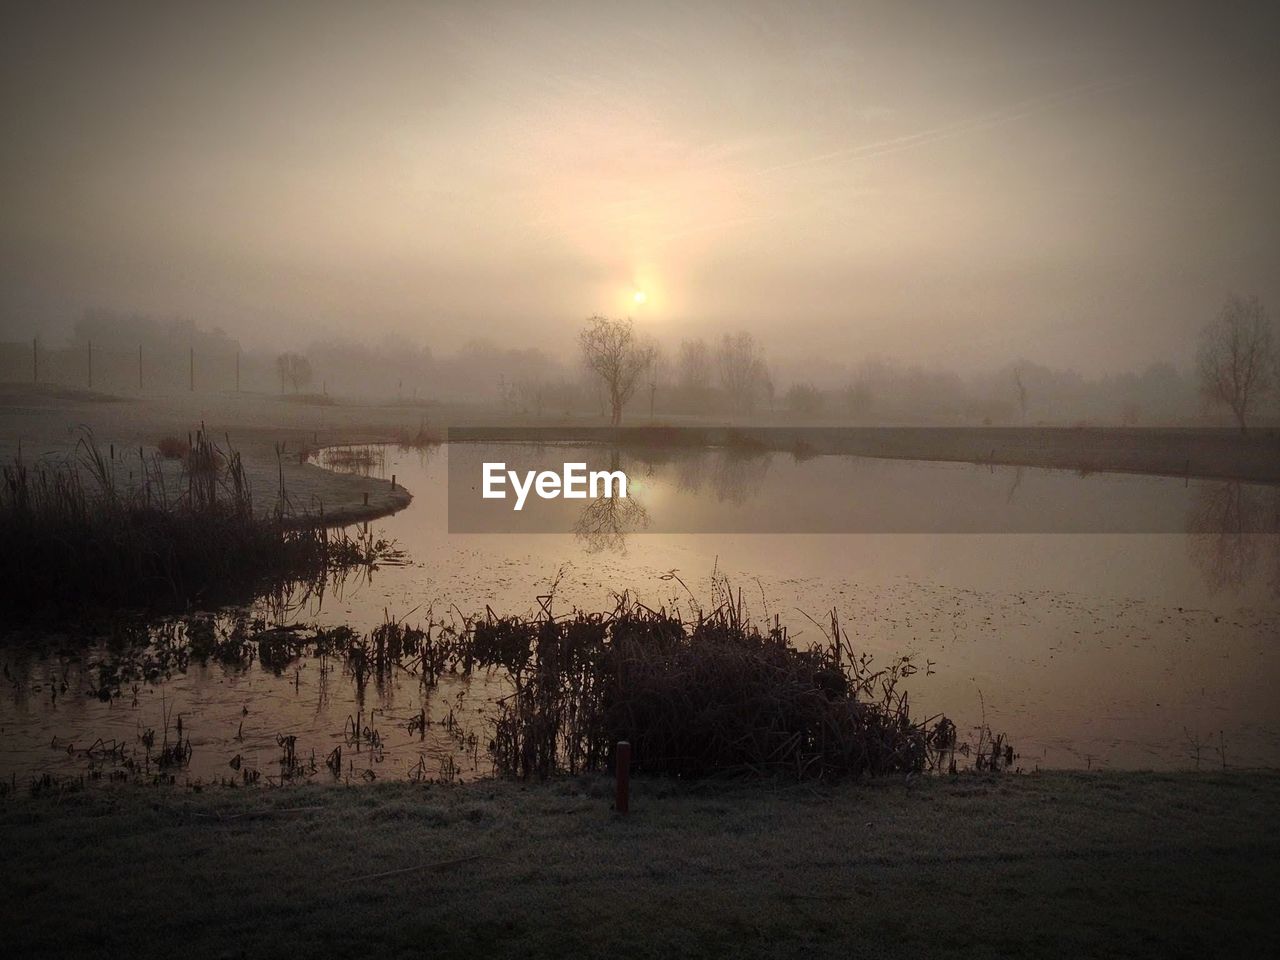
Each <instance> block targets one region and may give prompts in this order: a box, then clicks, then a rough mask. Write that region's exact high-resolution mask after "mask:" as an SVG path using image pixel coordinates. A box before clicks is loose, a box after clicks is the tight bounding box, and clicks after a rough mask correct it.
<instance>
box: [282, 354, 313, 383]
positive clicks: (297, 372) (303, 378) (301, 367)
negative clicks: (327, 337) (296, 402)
mask: <svg viewBox="0 0 1280 960" xmlns="http://www.w3.org/2000/svg"><path fill="white" fill-rule="evenodd" d="M276 372H278V373H279V374H280V392H281V393H283V392H284V388H285V384H288V385H289V386H291V387H293V392H294V393H297V392H298V391H299V390H301V389H302V388H303V387H305V386H308V385H309V384H310V383H311V361H310V360H308V359H307V358H306V357H304V356H303V355H302V354H300V353H282V354H280V355H279V356H278V357H276Z"/></svg>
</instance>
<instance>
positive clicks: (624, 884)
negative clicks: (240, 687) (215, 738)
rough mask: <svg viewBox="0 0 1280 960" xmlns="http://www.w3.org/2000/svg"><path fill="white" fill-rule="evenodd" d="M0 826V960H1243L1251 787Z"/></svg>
mask: <svg viewBox="0 0 1280 960" xmlns="http://www.w3.org/2000/svg"><path fill="white" fill-rule="evenodd" d="M610 792H611V784H610V783H609V781H608V780H607V779H605V778H600V777H580V778H574V779H565V780H556V781H551V782H549V783H545V784H540V785H534V786H528V785H523V784H517V783H511V782H480V783H475V784H470V785H465V786H458V787H444V786H440V785H427V786H413V785H409V784H379V785H375V786H366V787H333V786H330V787H319V786H305V787H294V788H288V789H283V790H262V789H252V790H245V789H238V790H230V789H219V790H205V791H203V792H201V793H191V792H183V791H181V790H174V789H168V788H166V789H154V788H142V787H133V786H112V787H110V788H102V789H94V790H90V791H86V792H81V793H74V794H68V795H56V794H49V795H46V796H42V797H36V798H29V797H10V798H8V799H6V800H4V801H2V802H0V830H3V833H4V836H5V838H6V869H5V871H4V873H3V877H4V879H3V881H0V882H2V883H3V887H4V894H3V896H0V922H2V923H3V924H4V929H5V932H6V936H5V939H6V945H7V948H8V950H9V951H10V953H11V955H15V956H37V955H59V956H134V957H151V956H155V957H165V958H171V957H173V956H177V955H183V956H231V957H240V956H243V957H266V956H278V955H280V952H281V950H282V949H283V950H284V951H285V952H286V953H287V954H289V955H293V956H329V957H344V956H386V957H401V956H421V955H423V954H424V953H429V954H432V955H438V956H464V957H470V956H474V957H484V958H493V957H500V956H524V957H535V958H536V957H560V956H599V957H618V956H626V957H670V956H689V957H704V956H706V957H779V956H816V957H828V956H829V957H842V958H844V957H850V956H865V957H919V956H936V957H998V956H1033V957H1072V958H1074V957H1080V956H1106V957H1165V956H1188V957H1192V956H1194V957H1214V956H1224V957H1225V956H1232V957H1235V956H1262V955H1266V954H1268V953H1269V949H1268V948H1269V946H1270V947H1273V946H1274V944H1275V942H1276V929H1275V919H1274V908H1273V895H1272V891H1273V890H1274V889H1275V885H1276V883H1277V882H1278V881H1280V866H1278V865H1280V859H1278V857H1277V854H1280V826H1278V825H1277V822H1276V819H1275V816H1274V813H1275V810H1276V808H1277V801H1280V776H1278V775H1277V774H1275V773H1231V774H1227V773H1222V774H1203V775H1202V774H1189V773H1188V774H1171V775H1154V774H1141V773H1133V774H1069V773H1060V774H1058V773H1055V774H1041V775H1035V776H999V777H995V776H991V775H961V776H959V777H955V778H951V777H944V778H932V777H925V778H919V777H913V778H908V779H905V780H904V779H903V778H901V777H894V778H885V779H878V780H872V781H862V782H859V783H856V784H845V785H840V786H832V787H820V788H814V787H810V786H807V785H799V784H792V785H789V786H788V785H782V784H777V783H771V784H759V783H757V784H749V785H744V784H731V783H720V782H707V781H703V782H700V783H697V784H692V785H690V784H682V783H679V782H675V781H671V780H669V779H664V780H644V779H641V780H637V781H635V782H634V783H633V797H632V804H631V813H630V814H629V815H628V816H627V817H625V818H623V817H619V816H617V815H616V814H614V813H613V812H612V811H611V809H610V800H609V797H610Z"/></svg>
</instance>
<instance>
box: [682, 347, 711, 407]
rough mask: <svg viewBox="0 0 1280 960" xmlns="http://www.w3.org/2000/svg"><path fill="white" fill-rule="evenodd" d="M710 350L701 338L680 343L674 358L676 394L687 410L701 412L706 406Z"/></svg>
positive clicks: (709, 376) (708, 395)
mask: <svg viewBox="0 0 1280 960" xmlns="http://www.w3.org/2000/svg"><path fill="white" fill-rule="evenodd" d="M712 376H713V373H712V368H711V349H710V348H709V347H708V346H707V342H706V341H705V340H702V339H701V338H699V339H697V340H684V341H682V342H681V343H680V354H679V356H678V357H677V358H676V377H675V379H676V384H675V385H676V392H677V393H678V394H679V396H680V400H681V402H682V403H684V404H685V405H686V406H687V407H688V408H689V409H691V410H694V411H697V412H701V411H704V410H705V409H706V408H707V406H708V400H710V391H711V378H712Z"/></svg>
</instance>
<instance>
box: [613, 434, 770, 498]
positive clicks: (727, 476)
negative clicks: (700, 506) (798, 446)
mask: <svg viewBox="0 0 1280 960" xmlns="http://www.w3.org/2000/svg"><path fill="white" fill-rule="evenodd" d="M636 459H637V460H639V461H641V462H643V463H645V464H646V465H647V466H648V467H649V468H650V474H651V475H652V473H653V472H654V468H655V467H657V468H665V470H666V471H669V476H670V477H671V481H672V483H673V484H674V486H675V488H676V489H677V490H680V491H682V492H685V493H692V494H695V495H696V494H699V493H701V492H702V491H703V490H704V489H708V488H709V490H710V493H711V495H712V496H714V497H715V498H716V500H717V501H719V502H721V503H723V502H726V501H727V502H729V503H733V504H742V503H745V502H746V501H747V500H749V499H750V498H751V497H752V496H753V495H754V494H755V493H756V491H757V490H759V488H760V485H761V484H762V483H763V482H764V479H765V476H766V475H767V474H768V473H769V464H770V463H771V462H772V461H773V454H772V453H770V452H767V451H757V450H735V449H731V448H730V449H721V450H714V451H708V450H705V449H699V450H694V449H689V450H681V449H669V450H664V451H662V453H661V455H659V454H657V453H655V452H654V451H651V450H645V451H643V452H637V453H636ZM628 475H630V474H628Z"/></svg>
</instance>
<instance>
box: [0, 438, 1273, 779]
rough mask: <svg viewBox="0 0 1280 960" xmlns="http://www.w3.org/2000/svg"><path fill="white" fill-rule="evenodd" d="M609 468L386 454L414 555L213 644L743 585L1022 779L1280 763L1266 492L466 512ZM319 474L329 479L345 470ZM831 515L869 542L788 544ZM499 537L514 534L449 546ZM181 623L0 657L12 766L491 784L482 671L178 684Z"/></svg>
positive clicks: (759, 467)
mask: <svg viewBox="0 0 1280 960" xmlns="http://www.w3.org/2000/svg"><path fill="white" fill-rule="evenodd" d="M451 455H452V456H453V457H454V460H455V463H454V469H453V471H450V469H449V459H450V456H451ZM598 456H599V451H598V450H588V449H580V448H575V447H557V448H556V449H554V450H550V451H548V450H547V449H546V448H545V447H538V448H533V447H522V446H521V445H518V444H517V445H513V444H494V445H481V444H475V445H463V446H455V447H453V448H452V449H451V448H450V447H448V446H445V447H440V448H435V449H432V450H430V451H427V452H425V453H424V452H418V451H411V450H400V449H398V448H396V447H386V448H381V449H380V452H379V456H378V457H377V458H375V460H374V462H373V463H372V465H370V464H369V463H368V462H366V463H365V464H364V467H363V469H371V470H372V472H374V473H377V474H382V475H386V476H390V475H392V474H394V475H395V477H396V479H397V482H398V483H402V484H404V485H405V486H406V487H407V488H408V489H409V490H410V491H411V492H412V493H413V494H414V500H413V503H412V504H411V505H410V506H409V507H408V508H407V509H405V510H403V511H402V512H400V513H399V514H397V515H395V516H391V517H387V518H384V519H382V520H380V521H376V522H374V523H373V524H372V525H371V526H372V530H373V532H375V533H377V534H378V535H382V536H386V537H389V538H392V539H394V540H395V541H396V543H397V545H398V547H399V549H400V550H401V551H403V555H404V557H403V563H401V564H390V565H385V566H381V567H380V568H379V569H377V570H376V571H374V572H372V574H371V575H369V576H368V577H349V578H347V579H346V580H344V581H341V582H335V583H332V584H330V585H329V587H328V588H327V589H326V590H325V591H324V592H323V594H311V595H296V596H291V597H288V598H284V600H283V602H281V600H280V599H279V598H277V599H276V600H273V601H270V602H268V601H266V600H264V601H261V602H259V603H258V604H256V605H255V606H254V607H253V608H251V609H249V610H247V611H238V612H236V611H222V612H220V613H219V614H218V615H217V616H216V617H214V618H212V620H211V621H209V622H207V623H206V625H205V627H204V628H206V629H215V630H220V631H232V630H235V629H236V628H237V627H236V624H237V617H239V618H240V619H241V620H242V621H245V622H246V623H248V621H251V620H252V619H253V618H260V619H262V620H264V621H266V622H267V623H268V624H307V623H318V624H326V625H338V624H350V625H351V626H353V627H355V628H357V629H360V630H369V629H371V628H373V627H374V626H376V625H377V624H379V623H381V622H383V621H384V620H385V619H387V618H396V619H403V620H406V621H408V622H410V623H414V622H419V621H421V622H425V621H427V620H429V619H436V620H439V619H441V618H444V617H449V616H461V615H468V614H475V613H483V612H484V611H485V609H486V607H488V608H491V609H492V610H494V611H495V612H497V613H504V614H505V613H524V614H530V615H532V614H535V613H536V612H537V611H538V610H539V602H538V599H537V598H538V597H539V596H540V595H546V594H548V593H551V592H553V593H554V600H553V601H552V604H553V610H554V612H555V613H557V614H560V613H565V612H568V611H569V610H570V609H572V608H573V607H575V606H577V607H582V608H588V609H593V610H596V609H613V607H614V606H615V605H616V602H617V600H616V595H617V594H619V593H621V592H623V591H628V592H629V593H630V594H631V595H632V596H633V597H636V598H637V599H639V600H640V601H642V602H644V603H645V604H647V605H649V606H651V607H657V606H660V605H666V606H668V607H676V608H679V609H680V610H682V611H685V612H690V611H693V610H695V609H698V608H702V609H706V608H709V607H712V606H714V605H716V603H718V602H720V601H721V600H723V598H724V597H725V596H726V595H727V593H726V592H727V591H732V594H733V596H734V598H735V602H741V604H742V605H743V606H744V607H745V608H746V609H747V610H748V612H749V613H750V614H751V615H752V616H754V617H756V618H759V619H763V618H766V617H767V618H769V619H772V618H773V617H774V616H777V617H779V618H780V619H781V620H782V621H783V622H784V623H785V624H788V625H789V626H790V628H791V635H792V637H793V641H794V642H795V643H797V644H800V645H803V644H806V643H809V642H816V641H819V640H821V639H822V636H823V635H822V632H821V627H819V625H818V624H821V623H823V622H824V621H827V620H829V614H830V611H831V610H832V609H834V610H836V611H837V613H838V615H839V617H840V618H841V620H842V621H843V623H844V624H845V626H846V628H847V630H848V633H849V635H850V636H851V637H852V638H853V639H854V641H855V643H856V645H857V646H858V647H859V648H860V649H861V650H863V651H866V652H869V653H871V654H873V655H874V656H875V657H876V659H877V661H878V662H888V661H889V660H890V659H892V658H894V657H897V656H900V655H911V656H912V657H913V659H914V662H915V664H916V665H917V667H918V672H917V673H916V674H915V675H914V676H912V677H911V678H910V680H909V681H908V683H909V689H910V692H911V697H912V703H913V708H914V710H915V711H916V713H917V714H918V715H922V716H924V715H932V714H936V713H944V714H946V715H947V716H949V717H951V718H952V719H953V720H955V721H956V723H957V724H958V725H959V727H960V728H961V731H962V732H963V731H964V730H965V729H966V728H971V727H974V726H976V725H978V724H981V723H985V724H987V725H988V726H990V728H992V729H993V730H994V731H996V732H1003V733H1006V734H1007V735H1008V736H1009V738H1010V739H1011V741H1012V743H1013V744H1014V746H1015V748H1016V749H1017V751H1018V752H1019V754H1020V760H1019V761H1018V763H1019V765H1020V766H1021V767H1022V768H1023V769H1035V768H1036V767H1079V768H1100V767H1108V768H1157V769H1168V768H1188V767H1195V766H1197V765H1199V766H1201V767H1204V768H1209V767H1215V766H1221V765H1222V764H1223V763H1224V762H1225V763H1226V764H1227V765H1228V766H1232V767H1240V766H1275V765H1276V764H1277V763H1280V705H1278V702H1277V698H1276V697H1275V696H1274V693H1273V685H1274V683H1275V681H1276V680H1277V679H1278V678H1280V653H1278V652H1277V650H1278V646H1277V643H1276V641H1277V639H1278V638H1280V599H1278V595H1280V536H1278V535H1276V534H1274V533H1273V534H1258V533H1256V532H1253V531H1255V530H1257V529H1259V525H1258V521H1257V518H1258V517H1263V518H1272V517H1274V515H1275V514H1274V511H1275V510H1276V505H1277V503H1278V502H1280V501H1277V499H1276V490H1275V488H1270V487H1262V486H1252V485H1248V484H1228V483H1218V482H1210V481H1196V480H1192V481H1189V482H1187V481H1184V480H1182V479H1171V478H1159V477H1147V476H1121V475H1103V474H1092V475H1087V476H1080V475H1078V474H1075V473H1071V472H1065V471H1047V470H1036V469H1030V468H1013V467H987V466H977V465H971V464H956V463H927V462H919V461H895V460H876V459H869V458H862V457H849V456H818V457H812V458H797V457H795V456H793V455H791V454H787V453H758V454H753V455H752V456H749V457H744V456H741V455H739V454H735V453H733V452H731V451H717V450H710V451H684V452H681V453H680V454H679V455H673V454H655V453H653V452H649V453H647V454H644V455H637V454H627V453H623V454H621V455H620V457H619V458H618V462H619V463H620V464H621V466H622V467H623V468H624V469H625V470H626V471H627V473H628V475H629V477H631V478H633V480H634V484H633V490H632V497H631V498H630V499H631V500H632V501H633V502H632V503H629V504H625V505H623V506H622V508H621V509H620V508H619V504H616V503H613V504H607V505H603V506H604V507H606V508H607V509H601V506H602V505H600V504H594V503H591V504H585V505H584V504H583V503H582V502H581V501H578V502H573V501H559V502H558V503H556V504H555V506H554V509H553V510H552V511H551V512H549V513H543V514H541V515H539V516H537V517H535V516H534V515H533V514H532V513H531V514H530V515H529V517H528V518H525V519H521V520H520V521H512V520H511V519H510V518H509V517H508V518H506V519H504V520H503V521H502V523H503V524H507V526H492V524H493V521H492V517H490V518H489V519H486V517H485V516H479V515H471V514H470V512H469V510H468V509H467V508H466V507H465V506H463V505H462V500H461V498H460V497H459V496H458V494H457V487H458V484H459V482H465V481H460V478H466V477H470V476H473V475H474V476H475V477H476V478H477V479H478V477H479V472H478V465H479V464H480V463H481V462H484V461H485V460H506V461H510V460H515V459H520V458H524V459H528V460H538V459H541V460H547V459H548V458H550V459H553V460H557V461H561V460H563V461H568V460H574V459H591V458H593V457H598ZM320 458H321V462H331V463H332V464H333V465H334V466H335V468H337V464H338V461H339V460H342V459H343V458H341V457H334V456H333V454H332V453H331V452H329V451H322V453H321V454H320ZM343 468H350V465H349V463H344V464H343ZM451 479H452V482H453V488H454V490H453V493H454V495H453V497H452V500H453V513H452V515H451V513H450V500H451V496H450V491H451V485H450V482H451ZM824 516H825V517H828V518H834V519H833V520H832V523H834V525H836V526H837V527H838V528H840V529H844V530H849V531H867V532H845V533H815V532H806V531H811V530H814V529H821V520H822V518H823V517H824ZM512 522H520V523H525V524H526V525H527V527H526V528H527V529H528V530H529V531H530V532H518V533H511V532H489V533H484V532H477V533H460V532H454V533H450V532H449V531H450V529H451V525H452V528H453V529H454V530H455V531H456V530H458V529H475V528H479V529H486V526H485V525H486V524H490V525H491V526H492V528H493V529H497V530H509V529H512V527H511V526H510V524H511V523H512ZM1270 529H1274V527H1272V528H1270ZM535 530H560V531H562V532H533V531H535ZM1058 530H1075V531H1081V530H1085V531H1096V532H1054V531H1058ZM746 531H773V532H746ZM904 531H905V532H904ZM943 531H945V532H943ZM1152 531H1164V532H1152ZM1173 531H1177V532H1173ZM187 629H189V628H188V627H187V626H186V625H185V624H184V623H181V622H179V623H176V624H171V625H169V626H168V627H167V630H168V633H167V634H164V639H163V642H162V643H160V645H159V646H161V647H163V650H164V651H166V654H165V656H163V657H155V656H151V657H150V659H149V660H147V658H146V657H143V658H142V659H141V660H136V662H135V661H130V659H129V658H130V657H131V656H133V655H132V654H130V653H128V652H126V651H124V650H123V649H122V647H121V644H120V643H118V642H117V643H116V644H115V645H114V646H113V645H111V644H108V643H105V642H104V643H102V644H98V645H95V646H93V647H91V648H90V649H88V650H83V649H80V648H79V647H78V646H76V645H73V644H67V643H58V642H57V641H56V639H55V641H53V642H52V643H51V644H48V645H46V647H45V648H43V649H42V650H41V651H40V652H30V651H27V652H23V651H21V650H17V649H12V648H11V649H7V650H6V651H5V653H4V659H5V677H6V693H5V695H4V697H3V698H2V699H0V728H2V729H0V744H2V748H0V749H2V752H0V774H2V775H3V776H4V778H6V779H13V780H17V779H20V778H25V777H28V776H31V775H36V774H42V773H46V772H47V773H53V774H78V773H83V772H85V771H86V770H88V769H96V770H98V771H99V772H101V773H103V774H104V775H105V774H109V773H110V772H111V771H112V770H118V769H120V768H122V767H126V766H128V765H130V764H133V765H134V766H140V767H142V768H143V771H144V772H147V773H152V772H156V771H155V770H154V769H153V766H154V763H153V764H152V765H147V764H146V762H145V761H143V760H142V759H141V758H142V757H144V756H145V755H146V754H147V753H148V751H147V750H145V749H144V747H143V742H144V741H143V738H145V737H152V736H153V737H154V739H153V740H151V742H152V743H153V745H154V747H155V748H157V749H158V748H159V747H160V746H161V745H162V744H163V743H164V742H166V740H167V741H169V742H173V741H176V739H177V737H178V731H177V724H178V722H179V720H180V721H181V724H182V737H183V738H185V739H186V740H189V742H190V751H189V754H188V753H187V752H186V751H185V750H184V752H183V755H182V756H181V757H179V758H177V759H176V760H175V761H174V762H173V763H171V764H170V765H168V766H166V768H165V770H164V771H162V772H164V773H165V774H166V775H172V776H174V777H175V778H176V779H177V780H178V781H179V782H181V781H184V780H187V779H190V780H196V779H202V780H206V781H208V780H221V779H237V780H241V781H243V780H244V779H248V778H250V775H251V773H252V777H254V778H256V777H261V778H264V779H271V780H273V781H274V779H275V778H277V777H279V776H280V773H281V757H282V755H283V754H284V752H285V751H291V757H292V758H293V761H292V766H291V770H292V771H293V772H294V773H295V774H296V775H299V776H304V777H309V776H315V777H318V778H327V777H332V776H335V775H336V776H340V777H343V778H349V779H352V780H373V779H386V778H392V779H404V778H407V777H414V778H425V777H430V778H435V777H443V778H446V779H452V778H455V777H461V778H467V777H474V776H480V775H486V774H488V773H490V772H491V766H490V763H489V761H488V758H487V755H486V746H487V743H488V739H489V735H490V728H489V725H488V717H489V716H490V712H491V710H492V705H493V701H494V699H495V698H496V697H499V696H502V695H503V694H504V692H505V690H504V688H503V686H502V684H501V683H499V682H498V681H497V680H495V679H487V678H485V677H473V678H471V679H470V680H463V679H461V678H459V677H452V676H446V677H444V678H443V679H442V680H441V682H440V683H439V685H438V686H436V687H434V688H428V687H425V686H424V685H423V684H422V683H421V681H420V679H419V677H417V676H416V675H414V674H412V673H409V672H407V671H400V672H396V673H393V674H392V675H391V676H390V677H388V678H386V679H385V680H384V681H383V682H381V683H378V682H374V681H369V682H368V683H366V684H363V685H361V684H357V683H356V682H355V681H354V679H353V678H352V677H351V676H350V675H348V674H347V673H345V672H344V669H343V666H342V664H341V663H340V662H337V661H334V660H332V659H327V658H319V657H317V658H304V659H303V660H301V661H299V662H297V663H291V664H288V665H287V666H285V667H279V666H276V667H274V668H273V667H272V666H269V665H264V664H262V663H261V662H258V661H255V662H253V663H250V664H249V665H247V666H244V665H222V664H218V663H216V662H210V663H205V664H201V663H199V662H196V661H194V660H192V661H190V662H186V660H185V658H184V657H183V655H182V653H181V650H182V649H183V645H184V637H185V631H186V630H187ZM241 629H250V630H251V629H254V626H253V625H252V624H251V623H248V625H244V624H242V626H241ZM175 651H176V652H175ZM154 652H155V647H154V644H153V649H152V654H154ZM122 660H123V661H126V662H135V665H137V664H138V663H141V662H142V661H143V660H146V662H147V663H150V664H151V669H152V671H153V673H154V676H153V677H152V678H150V679H141V680H137V681H131V682H129V683H127V684H124V685H122V695H121V696H119V697H115V698H111V699H107V700H103V699H99V698H98V697H97V696H95V695H93V694H94V692H95V691H96V690H97V689H99V679H98V678H99V675H100V670H101V667H102V664H103V663H104V662H105V663H112V664H119V663H120V662H121V661H122ZM139 672H141V673H144V674H145V673H146V669H145V668H140V669H139ZM423 719H425V720H426V723H425V724H423V723H422V722H421V720H423ZM290 738H293V739H290ZM336 748H341V759H340V761H339V762H338V763H337V764H336V765H335V766H334V768H333V769H332V770H331V769H330V767H329V766H326V763H325V761H326V760H327V759H331V758H334V757H335V749H336ZM150 752H152V753H154V752H155V751H154V750H153V751H150Z"/></svg>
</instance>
